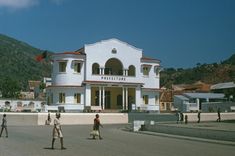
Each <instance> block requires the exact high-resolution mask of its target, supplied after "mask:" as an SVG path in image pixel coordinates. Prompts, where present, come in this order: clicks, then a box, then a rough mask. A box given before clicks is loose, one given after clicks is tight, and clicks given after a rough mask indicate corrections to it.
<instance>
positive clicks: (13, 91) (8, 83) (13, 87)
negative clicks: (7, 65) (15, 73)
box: [0, 77, 20, 98]
mask: <svg viewBox="0 0 235 156" xmlns="http://www.w3.org/2000/svg"><path fill="white" fill-rule="evenodd" d="M0 90H1V93H2V97H4V98H18V96H19V93H20V85H19V83H18V82H17V81H16V80H13V79H12V78H10V77H4V78H3V79H2V80H1V83H0Z"/></svg>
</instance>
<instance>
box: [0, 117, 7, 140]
mask: <svg viewBox="0 0 235 156" xmlns="http://www.w3.org/2000/svg"><path fill="white" fill-rule="evenodd" d="M3 129H5V132H6V137H7V138H8V132H7V118H6V114H3V118H2V129H1V133H0V137H2V132H3Z"/></svg>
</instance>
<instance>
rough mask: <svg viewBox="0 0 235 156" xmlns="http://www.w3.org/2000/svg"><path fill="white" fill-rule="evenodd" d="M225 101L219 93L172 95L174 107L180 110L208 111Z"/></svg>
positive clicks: (220, 106) (214, 109) (215, 108)
mask: <svg viewBox="0 0 235 156" xmlns="http://www.w3.org/2000/svg"><path fill="white" fill-rule="evenodd" d="M225 101H226V100H225V98H224V94H221V93H184V94H182V95H175V96H174V107H175V108H176V109H177V110H179V111H182V112H197V111H199V110H201V111H203V112H210V109H211V111H212V109H213V111H216V110H217V108H218V107H219V108H222V107H223V103H224V102H225Z"/></svg>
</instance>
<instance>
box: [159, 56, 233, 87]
mask: <svg viewBox="0 0 235 156" xmlns="http://www.w3.org/2000/svg"><path fill="white" fill-rule="evenodd" d="M197 81H201V82H204V83H208V84H216V83H222V82H231V81H235V54H234V55H232V56H231V57H230V58H229V59H227V60H225V61H223V62H222V63H221V64H218V63H213V64H201V63H197V65H196V67H194V68H189V69H182V68H179V69H174V68H167V69H164V70H163V71H162V72H161V74H160V84H161V87H163V86H164V87H166V88H171V86H172V84H192V83H195V82H197Z"/></svg>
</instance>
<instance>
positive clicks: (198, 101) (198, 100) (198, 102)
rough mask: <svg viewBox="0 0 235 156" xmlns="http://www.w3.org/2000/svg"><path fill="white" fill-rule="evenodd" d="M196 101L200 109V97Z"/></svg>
mask: <svg viewBox="0 0 235 156" xmlns="http://www.w3.org/2000/svg"><path fill="white" fill-rule="evenodd" d="M196 103H197V108H198V110H200V99H199V98H197V99H196Z"/></svg>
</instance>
